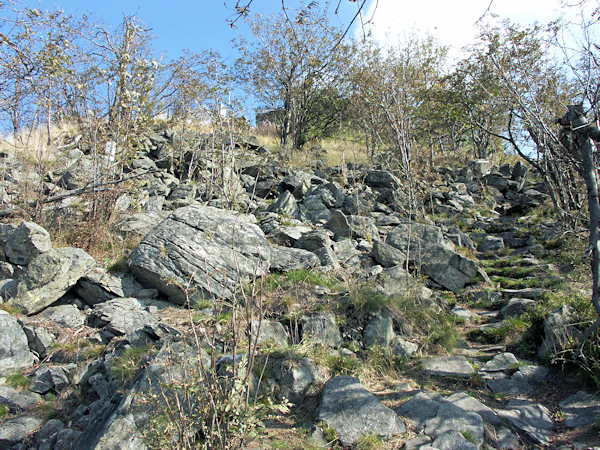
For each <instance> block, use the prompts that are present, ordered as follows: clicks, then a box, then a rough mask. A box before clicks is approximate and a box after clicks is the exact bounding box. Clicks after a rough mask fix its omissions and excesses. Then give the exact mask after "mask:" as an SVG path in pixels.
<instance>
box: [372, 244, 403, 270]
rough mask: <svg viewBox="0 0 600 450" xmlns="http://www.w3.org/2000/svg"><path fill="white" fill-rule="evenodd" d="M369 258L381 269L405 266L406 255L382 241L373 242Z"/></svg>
mask: <svg viewBox="0 0 600 450" xmlns="http://www.w3.org/2000/svg"><path fill="white" fill-rule="evenodd" d="M371 256H372V257H373V259H374V260H375V261H377V262H378V263H379V264H381V265H382V266H383V267H393V266H397V265H402V264H406V254H405V253H404V252H403V251H401V250H398V249H397V248H396V247H394V246H392V245H390V244H386V243H385V242H382V241H375V242H374V244H373V251H372V252H371Z"/></svg>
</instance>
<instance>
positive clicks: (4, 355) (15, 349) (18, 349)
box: [0, 311, 35, 375]
mask: <svg viewBox="0 0 600 450" xmlns="http://www.w3.org/2000/svg"><path fill="white" fill-rule="evenodd" d="M0 330H2V332H1V333H0V375H8V374H10V372H14V371H19V370H23V369H27V368H29V367H31V366H32V365H33V363H34V362H35V356H34V355H33V353H31V352H30V351H29V346H28V344H27V336H26V335H25V332H24V331H23V328H21V325H19V322H17V319H15V318H14V317H13V316H11V315H10V314H8V313H6V312H4V311H0Z"/></svg>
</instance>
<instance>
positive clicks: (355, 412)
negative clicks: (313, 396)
mask: <svg viewBox="0 0 600 450" xmlns="http://www.w3.org/2000/svg"><path fill="white" fill-rule="evenodd" d="M317 421H323V422H325V423H327V424H328V425H329V426H330V427H332V428H334V429H335V430H336V432H337V434H338V437H339V440H340V443H341V445H342V446H344V447H345V446H350V445H352V444H354V443H355V442H356V441H357V440H358V439H359V438H360V437H361V436H363V435H365V434H369V433H372V434H375V435H379V436H383V437H384V438H390V437H392V436H393V435H395V434H399V433H404V431H405V430H406V429H405V427H404V424H403V423H402V421H401V420H400V419H399V418H398V416H397V415H396V413H395V412H394V411H392V410H391V409H390V408H388V407H387V406H384V405H383V404H381V403H380V402H379V400H377V398H376V397H375V396H374V395H373V394H371V393H370V392H369V391H368V390H367V389H366V388H365V387H364V386H363V385H362V384H360V382H359V381H358V380H357V379H356V378H353V377H349V376H338V377H335V378H331V379H329V380H328V381H327V383H325V388H324V389H323V396H322V397H321V402H320V404H319V409H318V411H317Z"/></svg>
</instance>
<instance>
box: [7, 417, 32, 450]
mask: <svg viewBox="0 0 600 450" xmlns="http://www.w3.org/2000/svg"><path fill="white" fill-rule="evenodd" d="M42 423H43V421H42V419H40V418H39V417H35V416H21V417H16V418H14V419H9V420H7V421H5V422H3V423H2V426H0V447H2V448H10V447H11V446H12V445H15V444H17V443H19V442H22V441H24V440H25V439H26V438H28V437H29V436H31V435H32V434H33V432H34V431H35V430H37V429H38V428H39V427H40V426H41V425H42Z"/></svg>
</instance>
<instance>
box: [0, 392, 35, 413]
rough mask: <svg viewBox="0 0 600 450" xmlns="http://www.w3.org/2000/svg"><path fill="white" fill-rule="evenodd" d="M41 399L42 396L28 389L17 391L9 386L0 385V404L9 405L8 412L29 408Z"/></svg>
mask: <svg viewBox="0 0 600 450" xmlns="http://www.w3.org/2000/svg"><path fill="white" fill-rule="evenodd" d="M41 401H42V396H41V395H39V394H35V393H33V392H29V391H18V390H16V389H13V388H11V387H9V386H1V385H0V405H6V406H8V407H9V409H10V412H12V413H13V414H14V413H17V412H20V411H23V410H27V409H31V408H33V407H35V406H36V405H37V404H38V403H39V402H41Z"/></svg>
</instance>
